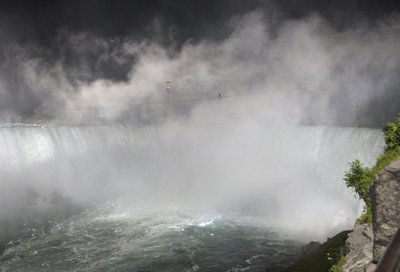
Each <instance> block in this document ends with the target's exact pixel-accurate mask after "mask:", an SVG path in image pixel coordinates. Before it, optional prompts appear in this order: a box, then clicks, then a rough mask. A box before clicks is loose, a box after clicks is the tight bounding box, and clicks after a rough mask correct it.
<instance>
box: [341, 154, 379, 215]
mask: <svg viewBox="0 0 400 272" xmlns="http://www.w3.org/2000/svg"><path fill="white" fill-rule="evenodd" d="M373 177H374V174H373V173H372V171H371V169H369V168H368V167H364V166H363V165H362V164H361V162H360V161H359V160H355V161H353V162H352V163H351V164H350V170H349V171H347V172H346V173H345V175H344V180H345V182H346V186H347V188H350V189H352V190H353V191H354V192H355V193H356V194H357V196H358V197H359V198H360V199H362V200H363V201H364V203H365V210H364V214H363V216H362V217H361V218H360V220H361V221H367V222H368V221H370V220H371V218H370V217H371V197H370V195H369V188H370V187H371V184H372V181H373Z"/></svg>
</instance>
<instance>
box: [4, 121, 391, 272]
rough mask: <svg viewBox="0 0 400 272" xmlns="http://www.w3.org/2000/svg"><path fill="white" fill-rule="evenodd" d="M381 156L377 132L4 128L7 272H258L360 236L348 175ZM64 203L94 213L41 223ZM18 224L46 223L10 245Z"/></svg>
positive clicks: (262, 127)
mask: <svg viewBox="0 0 400 272" xmlns="http://www.w3.org/2000/svg"><path fill="white" fill-rule="evenodd" d="M294 135H295V136H294ZM382 148H383V137H382V135H381V132H380V131H379V130H376V129H367V128H340V127H306V126H293V127H284V126H266V125H262V124H246V125H244V124H243V125H237V124H236V125H232V124H231V125H217V126H212V127H210V126H208V127H206V126H199V127H195V126H186V127H184V126H180V125H176V124H175V125H173V124H170V125H168V126H163V127H141V128H136V127H129V126H99V127H84V126H82V127H78V126H76V127H70V126H39V125H18V126H9V127H2V128H0V162H1V163H0V175H1V177H2V180H1V185H2V191H1V193H0V194H1V196H0V197H1V204H2V205H1V210H0V222H2V226H7V229H8V231H4V229H3V231H0V235H3V237H0V238H1V239H2V240H3V241H5V240H6V237H5V236H7V235H9V237H12V241H11V242H9V243H8V246H7V247H6V250H5V252H4V254H3V256H2V257H1V259H0V263H1V267H2V271H27V269H28V268H29V271H161V270H162V271H244V270H245V271H260V269H264V268H265V265H266V264H267V265H268V264H269V265H278V264H279V262H282V261H283V260H285V258H286V259H287V258H289V259H290V256H293V255H294V254H295V252H296V245H297V244H296V243H294V242H291V241H290V240H289V239H298V238H299V235H298V234H300V233H301V236H302V238H303V239H305V240H307V239H323V238H325V237H326V236H327V235H329V234H333V233H334V232H337V231H338V230H341V229H344V228H349V227H351V224H352V223H353V222H354V219H355V217H356V216H357V213H358V212H359V202H358V201H357V200H355V199H354V198H353V196H352V193H351V192H348V191H347V190H346V188H345V186H344V184H343V181H342V177H343V173H344V171H345V170H346V169H347V168H348V163H349V162H351V161H352V160H354V159H360V160H361V161H362V162H364V163H365V164H366V165H369V164H372V163H373V162H374V161H375V159H376V157H377V155H378V154H379V152H381V151H382ZM55 194H56V196H58V197H54V195H55ZM60 199H62V200H65V199H68V203H74V205H79V206H81V207H85V208H86V209H84V210H82V209H80V210H79V212H76V213H74V212H71V213H69V216H68V217H66V218H58V219H57V220H51V219H50V218H49V216H47V217H46V216H43V214H46V213H47V211H49V209H51V208H52V206H54V205H56V206H57V203H58V204H59V203H60ZM57 200H58V202H57ZM61 202H62V203H63V204H65V203H66V201H64V202H63V201H61ZM53 208H54V207H53ZM56 208H57V209H58V208H60V207H59V206H57V207H56ZM64 210H65V209H64ZM36 214H37V215H38V216H36ZM39 214H40V216H39ZM18 215H22V216H21V217H29V216H30V217H31V218H33V220H36V221H46V222H47V221H49V224H36V225H37V226H43V227H42V228H39V227H36V229H34V230H32V229H31V230H30V232H29V236H28V237H27V236H24V237H22V236H18V235H17V234H14V236H13V235H12V231H10V229H12V226H13V224H14V223H15V222H16V223H15V224H16V225H17V224H21V221H18V220H17V219H16V218H18ZM28 215H29V216H28ZM36 217H37V218H36ZM13 220H14V221H13ZM22 223H23V222H22ZM44 225H45V226H44ZM38 228H39V229H38ZM18 229H20V227H18ZM18 237H19V238H18Z"/></svg>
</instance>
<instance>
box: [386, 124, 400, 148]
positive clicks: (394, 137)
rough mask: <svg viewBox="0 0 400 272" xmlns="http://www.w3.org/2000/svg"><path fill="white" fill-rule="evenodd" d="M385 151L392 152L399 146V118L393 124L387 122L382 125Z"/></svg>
mask: <svg viewBox="0 0 400 272" xmlns="http://www.w3.org/2000/svg"><path fill="white" fill-rule="evenodd" d="M383 133H384V136H385V142H386V150H394V149H396V147H398V146H400V118H397V120H396V121H394V122H387V123H386V124H384V125H383Z"/></svg>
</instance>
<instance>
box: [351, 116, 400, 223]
mask: <svg viewBox="0 0 400 272" xmlns="http://www.w3.org/2000/svg"><path fill="white" fill-rule="evenodd" d="M382 130H383V133H384V137H385V143H386V147H385V152H384V153H383V154H382V155H381V156H379V158H378V160H377V162H376V164H375V166H373V167H372V168H368V167H364V166H363V165H362V164H361V162H360V161H359V160H355V161H353V162H352V163H350V170H349V171H347V172H346V173H345V176H344V181H345V182H346V186H347V187H348V188H351V189H352V190H353V191H354V192H355V193H356V195H357V196H358V197H359V198H360V199H362V200H363V201H364V203H365V208H364V213H363V214H362V215H361V217H360V218H359V219H358V220H359V221H361V222H371V221H372V211H371V197H370V194H369V190H370V188H371V185H372V183H373V182H374V179H375V176H376V174H377V173H378V172H379V171H381V170H383V169H384V168H385V167H386V166H387V165H389V164H390V162H391V161H393V160H395V159H397V158H400V118H398V119H397V120H396V121H395V122H394V123H392V122H388V123H386V124H385V125H384V126H383V129H382Z"/></svg>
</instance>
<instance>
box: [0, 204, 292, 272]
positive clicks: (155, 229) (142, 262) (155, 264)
mask: <svg viewBox="0 0 400 272" xmlns="http://www.w3.org/2000/svg"><path fill="white" fill-rule="evenodd" d="M298 247H299V245H298V244H297V243H295V242H293V241H290V240H288V239H285V238H284V237H281V236H280V235H279V234H278V233H277V231H276V230H272V229H268V228H265V227H255V226H252V225H251V224H249V223H248V222H245V221H243V222H241V220H240V219H238V218H237V217H236V218H234V217H232V216H225V215H223V214H220V213H217V212H204V211H198V210H197V211H194V210H190V209H182V208H177V207H164V208H160V207H157V208H156V207H153V208H152V207H149V206H143V205H136V204H126V203H124V204H116V203H111V204H110V203H109V204H108V205H106V206H102V207H99V208H98V209H95V210H92V211H87V212H84V213H82V214H80V215H78V216H74V217H72V218H69V219H68V220H65V221H63V222H60V223H57V224H53V225H52V227H51V228H49V229H47V230H34V231H32V237H31V238H29V239H24V240H16V241H14V242H13V243H10V244H9V247H8V248H7V249H6V251H5V252H4V254H3V256H2V257H1V259H0V267H1V271H2V272H6V271H7V272H8V271H10V272H17V271H29V272H35V271H49V272H50V271H52V272H53V271H138V272H139V271H143V272H144V271H171V272H172V271H173V272H177V271H265V269H266V268H267V267H277V266H281V265H285V264H287V263H288V262H290V261H292V260H293V258H294V256H295V255H296V253H297V251H298Z"/></svg>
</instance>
